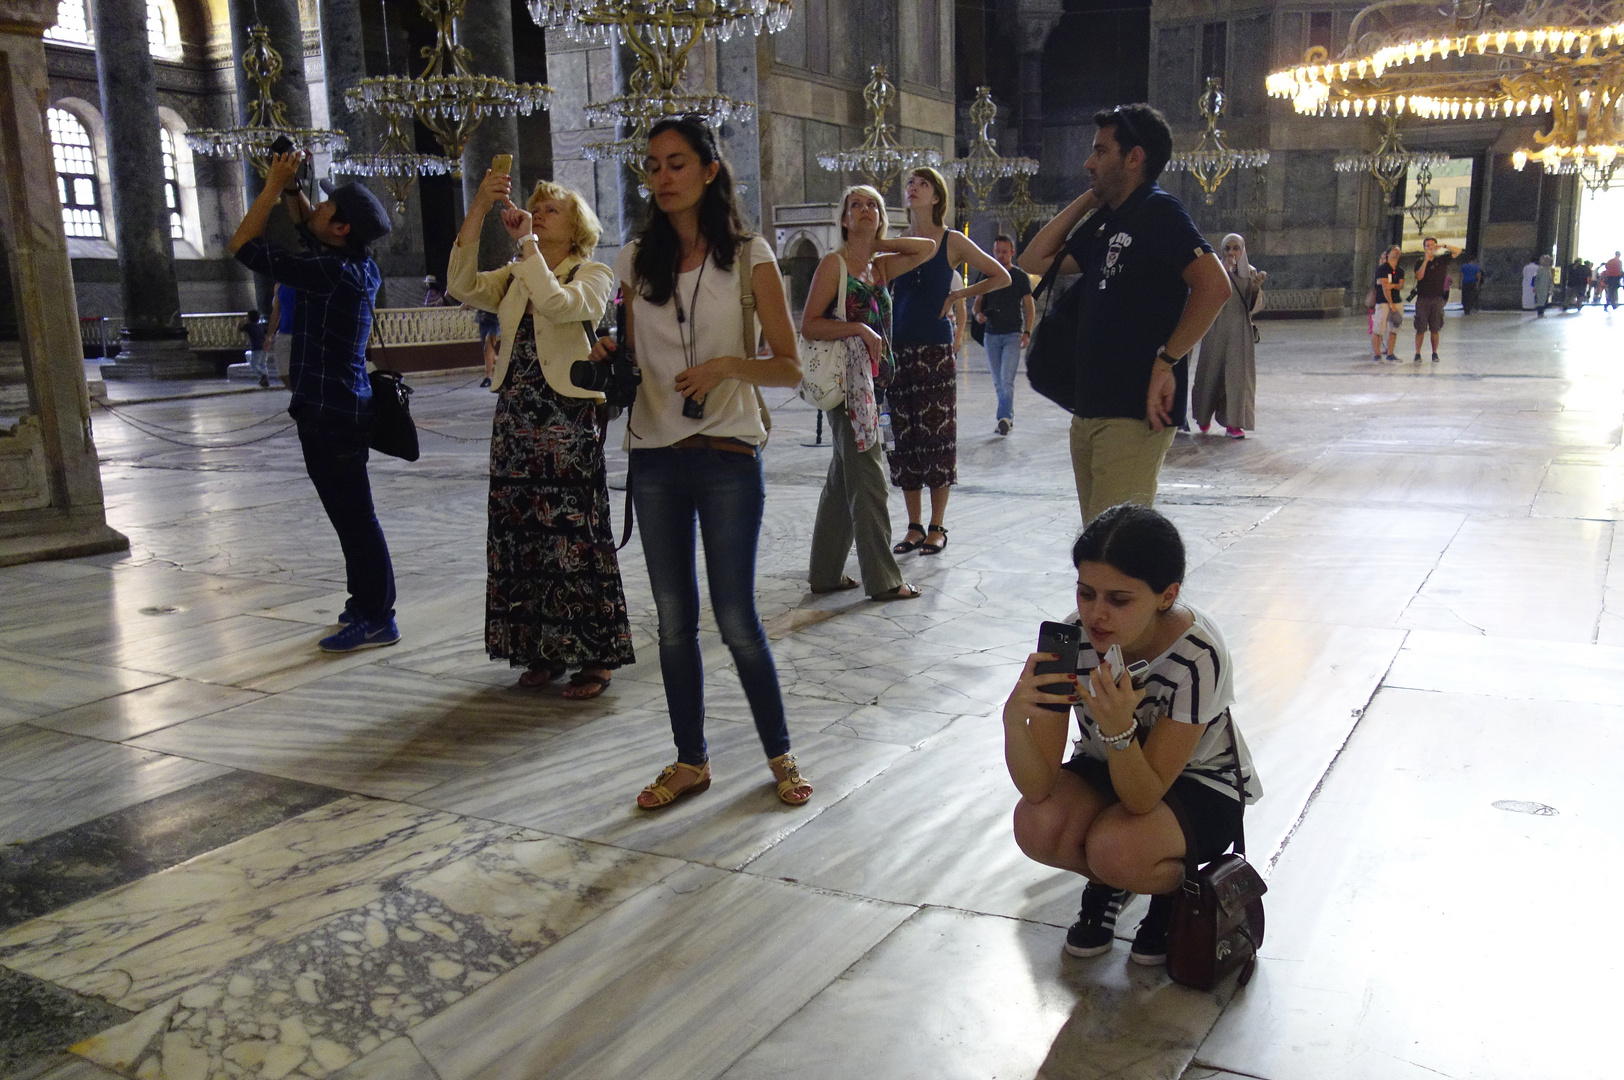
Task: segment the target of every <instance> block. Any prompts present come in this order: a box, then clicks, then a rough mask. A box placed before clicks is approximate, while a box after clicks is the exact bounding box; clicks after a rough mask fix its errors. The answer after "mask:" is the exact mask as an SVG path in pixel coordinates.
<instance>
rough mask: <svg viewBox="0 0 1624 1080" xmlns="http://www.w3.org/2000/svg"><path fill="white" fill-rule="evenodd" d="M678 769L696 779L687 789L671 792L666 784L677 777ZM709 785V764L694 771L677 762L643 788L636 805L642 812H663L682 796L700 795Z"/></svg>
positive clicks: (687, 765)
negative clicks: (691, 774)
mask: <svg viewBox="0 0 1624 1080" xmlns="http://www.w3.org/2000/svg"><path fill="white" fill-rule="evenodd" d="M679 769H681V770H683V771H685V772H691V773H693V774H694V776H695V777H696V779H695V780H694V782H693V783H691V784H689V785H688V786H687V787H685V788H682V789H681V790H679V791H672V790H671V789H670V788H669V787H667V786H666V784H667V783H668V782H670V781H671V780H672V779H673V778H674V777H675V776H676V775H677V770H679ZM710 785H711V771H710V762H708V761H707V762H705V764H703V765H701V766H699V767H698V768H697V769H696V768H694V767H693V766H692V765H689V764H687V763H686V762H682V761H678V762H676V763H675V764H672V765H667V766H666V767H665V768H664V769H662V770H661V771H660V777H659V779H657V780H655V781H654V783H652V784H650V785H649V786H648V787H646V788H644V789H643V790H642V791H641V792H640V793H639V794H638V796H637V805H638V806H640V807H642V808H643V809H644V810H663V809H665V808H666V807H667V806H670V805H671V804H672V803H674V802H676V801H677V800H678V799H681V798H683V797H684V796H687V795H698V794H700V793H701V792H703V791H705V790H707V789H708V788H709V787H710Z"/></svg>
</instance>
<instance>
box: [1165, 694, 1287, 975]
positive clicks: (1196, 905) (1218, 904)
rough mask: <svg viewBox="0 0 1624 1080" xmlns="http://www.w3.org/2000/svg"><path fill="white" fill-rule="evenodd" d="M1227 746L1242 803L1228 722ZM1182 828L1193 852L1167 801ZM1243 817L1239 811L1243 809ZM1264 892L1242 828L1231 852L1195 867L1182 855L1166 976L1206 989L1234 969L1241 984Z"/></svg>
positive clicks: (1251, 958) (1258, 930)
mask: <svg viewBox="0 0 1624 1080" xmlns="http://www.w3.org/2000/svg"><path fill="white" fill-rule="evenodd" d="M1229 745H1230V748H1231V750H1232V751H1233V752H1234V754H1235V792H1236V794H1237V795H1238V796H1239V797H1240V799H1241V805H1242V807H1244V806H1245V805H1246V789H1245V787H1244V786H1243V785H1242V783H1241V776H1240V750H1239V747H1238V745H1237V744H1236V741H1235V728H1234V724H1233V721H1231V725H1230V729H1229ZM1168 806H1169V807H1171V808H1172V810H1173V814H1174V816H1175V817H1177V818H1178V821H1179V827H1180V828H1182V829H1183V830H1184V837H1185V850H1186V851H1187V852H1192V853H1193V852H1194V851H1195V833H1194V832H1193V831H1192V830H1191V828H1190V822H1189V820H1188V819H1187V818H1186V817H1185V814H1184V809H1183V807H1181V806H1179V804H1178V803H1177V802H1169V803H1168ZM1243 813H1244V811H1243ZM1268 891H1269V887H1268V886H1267V885H1265V884H1264V882H1263V879H1262V878H1261V877H1259V876H1258V872H1257V871H1256V870H1255V869H1253V867H1252V865H1251V864H1250V863H1248V862H1247V861H1246V829H1245V826H1244V825H1243V826H1242V828H1241V834H1240V836H1239V837H1237V838H1236V840H1235V850H1234V851H1232V852H1230V853H1229V854H1227V855H1220V856H1219V857H1218V858H1216V859H1214V860H1212V861H1211V862H1210V863H1208V864H1207V865H1206V866H1204V867H1199V868H1198V867H1197V866H1196V861H1195V855H1194V854H1189V855H1187V856H1186V857H1185V870H1184V885H1183V887H1182V888H1180V890H1179V893H1178V900H1177V902H1176V903H1175V904H1174V907H1173V922H1172V925H1171V926H1170V927H1169V928H1168V933H1167V976H1168V978H1170V979H1172V980H1173V981H1174V982H1176V983H1179V984H1180V985H1183V986H1188V987H1190V988H1191V989H1193V990H1211V989H1212V988H1213V987H1215V986H1217V985H1218V984H1219V983H1220V982H1222V981H1223V980H1224V978H1225V977H1226V976H1227V975H1229V973H1230V972H1232V971H1235V970H1237V969H1239V970H1240V978H1239V980H1238V982H1239V984H1240V985H1241V986H1245V985H1246V984H1247V982H1249V981H1250V980H1251V978H1252V973H1253V972H1254V971H1255V970H1256V969H1257V951H1258V949H1260V948H1262V946H1263V894H1264V893H1266V892H1268Z"/></svg>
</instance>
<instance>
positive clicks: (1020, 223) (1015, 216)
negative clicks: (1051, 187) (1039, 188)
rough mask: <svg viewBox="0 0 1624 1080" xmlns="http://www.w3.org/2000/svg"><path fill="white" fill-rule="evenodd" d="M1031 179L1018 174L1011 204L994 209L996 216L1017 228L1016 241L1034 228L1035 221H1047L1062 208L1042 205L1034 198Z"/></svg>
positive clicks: (1004, 204) (1025, 175)
mask: <svg viewBox="0 0 1624 1080" xmlns="http://www.w3.org/2000/svg"><path fill="white" fill-rule="evenodd" d="M1029 180H1030V177H1029V176H1028V175H1027V174H1026V173H1016V174H1015V179H1014V181H1013V185H1012V186H1013V187H1014V192H1013V193H1012V194H1011V195H1010V199H1009V202H1007V203H1003V204H1002V205H999V206H994V207H992V212H993V214H994V215H996V216H997V217H1000V218H1008V219H1009V221H1010V223H1011V224H1012V225H1014V226H1015V230H1014V231H1015V239H1016V240H1017V241H1019V240H1020V238H1021V237H1022V236H1024V235H1026V230H1027V229H1029V228H1031V227H1032V223H1033V222H1035V221H1047V220H1049V219H1050V218H1052V217H1054V216H1055V215H1056V214H1058V213H1060V207H1058V206H1056V205H1055V204H1054V203H1040V202H1037V201H1035V200H1033V198H1032V191H1031V189H1030V188H1029V186H1028V181H1029Z"/></svg>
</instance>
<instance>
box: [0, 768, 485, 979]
mask: <svg viewBox="0 0 1624 1080" xmlns="http://www.w3.org/2000/svg"><path fill="white" fill-rule="evenodd" d="M512 834H513V827H512V826H509V825H497V824H493V823H491V822H483V821H475V820H472V819H467V818H457V817H454V816H453V815H450V814H444V813H438V812H436V811H432V810H423V809H419V808H417V807H412V806H406V805H403V804H400V803H389V802H380V801H375V800H372V799H366V798H361V797H350V798H346V799H342V800H340V801H338V802H334V803H329V804H328V805H326V806H323V807H321V808H319V809H316V810H312V811H310V812H308V813H305V814H301V815H299V816H298V817H295V818H292V819H290V820H288V821H285V822H283V823H281V824H280V825H276V826H273V827H272V828H269V829H265V830H262V831H261V832H257V833H255V834H253V835H252V836H249V837H246V838H244V839H242V840H238V841H237V842H235V843H233V844H228V845H226V846H225V847H222V848H218V849H216V850H214V851H211V852H209V853H207V854H205V855H201V856H199V857H197V858H195V859H192V860H190V861H189V862H186V863H183V864H181V865H179V866H175V867H172V868H170V869H168V870H165V871H163V872H162V873H158V874H153V875H151V876H150V877H145V878H141V879H140V880H138V881H134V882H131V883H130V884H128V885H124V886H121V887H119V888H117V889H114V890H112V891H111V892H107V893H103V894H101V895H99V896H96V897H92V898H91V899H88V900H83V901H80V902H79V903H77V904H74V905H72V906H71V907H67V908H63V909H62V910H60V911H56V912H53V913H51V914H49V915H46V916H44V917H43V918H38V919H34V920H31V921H29V922H26V923H23V924H21V925H20V926H16V927H13V928H11V929H10V930H7V931H4V932H0V964H4V965H5V966H7V967H10V968H13V969H15V970H17V971H22V972H25V973H27V974H30V975H33V976H35V977H37V978H41V979H47V980H50V981H51V982H55V983H58V984H59V985H62V986H65V987H68V988H70V989H73V990H76V991H78V992H80V993H83V994H89V995H93V996H96V997H101V998H104V999H106V1000H108V1001H111V1002H113V1003H114V1004H116V1005H118V1006H119V1007H121V1008H126V1009H130V1010H132V1011H141V1010H144V1009H147V1008H149V1007H151V1006H152V1005H154V1004H156V1003H158V1002H160V1001H165V1000H167V999H169V998H171V997H173V996H174V995H176V994H178V993H180V992H182V991H184V990H186V989H187V988H189V987H191V986H193V985H195V984H196V983H198V982H200V981H202V980H203V979H205V978H207V977H208V976H210V975H211V974H213V973H214V972H216V971H219V970H220V969H221V968H223V967H226V966H227V965H229V964H231V963H232V962H234V961H236V960H239V959H241V958H242V957H244V956H248V955H250V954H252V953H255V952H258V951H259V950H260V949H262V948H264V947H265V946H267V945H272V944H275V943H277V942H281V941H286V940H288V939H290V938H293V937H297V936H299V935H300V934H303V933H306V932H308V931H309V930H311V929H313V928H314V927H316V926H319V925H321V924H322V923H324V922H326V921H327V920H328V919H330V918H332V917H333V916H335V915H339V914H342V913H343V912H346V911H352V910H354V909H356V908H360V907H362V906H364V905H366V904H368V903H370V902H372V901H373V900H376V899H378V898H379V897H381V896H382V895H384V894H385V893H386V892H389V891H390V890H392V889H394V888H398V887H399V886H401V885H402V884H406V883H409V882H411V881H413V880H415V879H416V878H419V877H422V876H424V875H426V874H428V873H431V872H433V871H434V870H436V869H439V868H440V867H442V866H445V865H447V864H449V863H452V862H455V861H456V860H458V859H461V858H465V857H467V856H468V855H470V854H472V853H473V852H475V851H478V850H479V849H480V848H482V847H485V846H486V845H488V844H491V843H493V842H495V841H497V840H500V839H502V838H504V837H507V836H511V835H512Z"/></svg>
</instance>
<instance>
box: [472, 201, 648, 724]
mask: <svg viewBox="0 0 1624 1080" xmlns="http://www.w3.org/2000/svg"><path fill="white" fill-rule="evenodd" d="M512 184H513V181H512V179H511V178H510V177H507V176H503V175H500V174H497V173H487V174H486V176H485V180H484V182H483V183H481V184H480V187H479V192H478V194H477V195H476V196H475V198H474V202H473V205H471V206H470V207H469V208H468V218H467V220H465V221H464V222H463V224H462V231H461V232H460V233H458V234H457V242H456V245H455V246H454V247H453V248H452V250H451V265H450V267H449V268H448V270H447V273H446V279H447V290H446V291H447V292H449V293H450V294H451V295H452V296H454V297H456V298H457V299H458V300H461V301H463V302H464V303H466V304H468V305H470V306H472V307H476V308H480V309H482V310H485V311H494V312H496V314H497V317H498V319H499V320H500V322H501V324H502V344H501V347H500V349H499V350H498V352H497V356H496V364H495V368H494V370H493V372H492V378H491V389H492V390H493V391H495V393H496V395H497V398H496V415H495V418H494V419H493V421H492V425H491V489H490V504H489V506H490V527H489V532H488V534H487V547H488V561H489V566H490V576H489V578H488V583H487V587H486V595H485V649H486V652H487V653H489V654H490V657H491V659H493V660H507V661H508V662H509V663H510V664H512V665H513V666H514V667H522V668H524V669H525V671H524V673H523V674H521V675H520V676H519V685H520V686H523V687H526V688H532V689H533V688H536V687H540V686H544V685H546V684H547V683H549V682H551V681H552V680H554V679H556V678H558V677H559V676H560V675H562V674H563V673H564V672H565V671H567V670H569V669H570V668H572V667H575V668H579V669H580V670H579V671H577V672H576V674H575V675H574V676H572V677H571V679H570V681H569V685H568V686H567V687H565V689H564V696H565V697H567V698H574V699H580V698H591V697H597V696H598V695H599V694H601V693H602V692H603V690H604V688H605V687H606V686H608V685H609V680H610V678H611V677H612V676H611V673H612V672H613V671H614V670H615V669H616V668H618V667H620V666H621V665H622V664H629V663H632V662H633V659H634V658H633V655H632V644H631V627H630V625H629V623H628V622H627V618H626V595H625V592H624V590H623V589H622V588H621V583H620V567H619V565H618V563H617V562H616V560H615V544H614V539H613V530H612V526H611V522H610V509H609V490H608V485H607V481H606V478H605V474H604V461H603V429H602V427H601V425H600V423H599V419H598V406H599V404H600V403H601V402H602V401H603V397H602V395H600V394H595V393H593V392H591V391H588V390H582V389H581V388H580V387H577V386H574V385H572V384H571V383H570V378H569V371H570V365H571V364H572V363H574V362H575V361H577V360H585V359H586V358H587V354H588V352H589V351H590V348H591V341H590V339H589V338H588V336H587V329H586V328H585V327H584V326H583V325H582V323H591V324H596V323H597V321H598V320H599V319H600V318H601V317H602V316H603V313H604V310H605V308H606V307H607V305H608V303H609V297H610V294H611V292H612V290H613V288H614V274H613V272H612V271H611V270H610V269H609V267H607V266H605V265H603V264H602V263H597V262H591V261H589V260H588V259H587V258H586V256H587V255H588V254H590V253H591V252H592V250H593V248H594V247H596V245H597V242H598V236H599V234H600V232H601V231H602V227H601V226H600V225H599V224H598V219H597V215H595V214H594V213H593V212H592V209H591V207H589V206H588V205H587V204H586V202H585V200H583V199H582V198H581V196H580V195H579V194H577V193H576V192H574V191H571V190H570V189H569V188H566V187H561V186H560V185H558V184H553V183H549V182H547V181H542V182H541V183H539V184H537V185H536V189H535V191H534V192H533V193H532V194H531V196H530V198H529V200H528V201H527V203H526V207H525V209H520V208H519V207H517V206H515V205H514V204H513V202H512V200H511V198H510V197H509V195H510V192H511V191H512ZM499 204H500V207H501V214H502V224H503V225H505V226H506V227H507V230H508V233H509V234H510V235H512V237H513V239H514V240H515V241H516V242H517V243H518V248H519V250H518V255H517V257H515V258H514V259H513V261H512V262H509V263H508V264H507V265H506V266H503V267H500V268H498V269H496V270H488V271H484V272H480V271H479V268H478V267H479V231H480V226H481V224H482V223H483V221H484V219H485V215H486V214H488V213H490V211H491V210H492V209H493V208H495V207H497V206H498V205H499Z"/></svg>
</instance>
